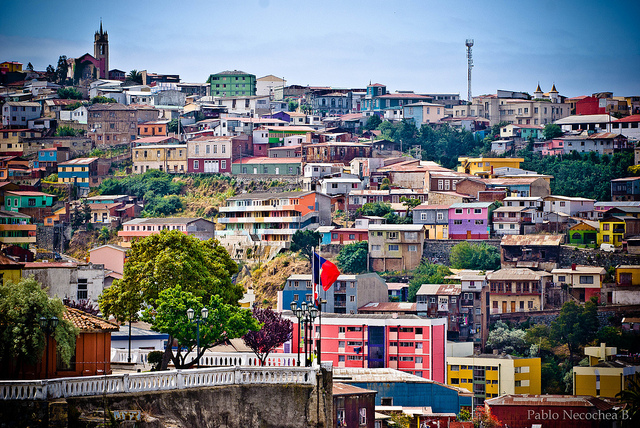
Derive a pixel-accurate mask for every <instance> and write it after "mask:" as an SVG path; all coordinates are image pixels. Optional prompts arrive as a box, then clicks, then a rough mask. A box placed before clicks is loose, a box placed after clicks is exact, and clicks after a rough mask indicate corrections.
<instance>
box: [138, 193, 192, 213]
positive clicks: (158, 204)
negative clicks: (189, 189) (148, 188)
mask: <svg viewBox="0 0 640 428" xmlns="http://www.w3.org/2000/svg"><path fill="white" fill-rule="evenodd" d="M151 194H152V196H151V197H148V196H147V195H145V205H144V210H142V215H144V216H148V217H163V216H168V215H172V214H175V213H178V212H180V211H182V210H183V209H184V205H183V203H182V200H181V199H180V198H179V197H178V196H176V195H168V196H155V194H153V192H151Z"/></svg>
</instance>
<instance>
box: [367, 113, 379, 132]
mask: <svg viewBox="0 0 640 428" xmlns="http://www.w3.org/2000/svg"><path fill="white" fill-rule="evenodd" d="M381 123H382V119H380V116H378V115H377V114H374V115H371V116H369V118H368V119H367V122H366V123H365V124H364V129H366V130H367V131H371V130H373V129H376V128H377V127H378V126H380V124H381Z"/></svg>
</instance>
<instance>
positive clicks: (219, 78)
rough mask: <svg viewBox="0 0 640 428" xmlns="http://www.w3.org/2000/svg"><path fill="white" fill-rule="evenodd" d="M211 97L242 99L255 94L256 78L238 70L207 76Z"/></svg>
mask: <svg viewBox="0 0 640 428" xmlns="http://www.w3.org/2000/svg"><path fill="white" fill-rule="evenodd" d="M209 83H210V84H211V96H212V97H242V96H252V95H255V94H256V76H255V75H254V74H249V73H245V72H244V71H239V70H232V71H231V70H227V71H223V72H220V73H217V74H212V75H211V76H209Z"/></svg>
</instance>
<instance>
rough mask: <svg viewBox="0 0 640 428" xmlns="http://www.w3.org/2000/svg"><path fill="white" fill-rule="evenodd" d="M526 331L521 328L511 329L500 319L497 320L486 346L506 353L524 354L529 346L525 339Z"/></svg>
mask: <svg viewBox="0 0 640 428" xmlns="http://www.w3.org/2000/svg"><path fill="white" fill-rule="evenodd" d="M525 336H526V333H525V331H524V330H521V329H517V328H514V329H511V328H509V326H508V325H507V324H505V323H504V322H502V321H500V320H499V321H497V322H496V323H495V324H494V325H493V328H492V329H491V331H490V332H489V337H488V339H487V346H489V347H490V348H491V349H497V350H501V351H504V352H506V353H507V354H514V353H515V354H517V355H524V353H525V351H526V350H527V349H528V348H529V347H528V346H527V342H526V340H525Z"/></svg>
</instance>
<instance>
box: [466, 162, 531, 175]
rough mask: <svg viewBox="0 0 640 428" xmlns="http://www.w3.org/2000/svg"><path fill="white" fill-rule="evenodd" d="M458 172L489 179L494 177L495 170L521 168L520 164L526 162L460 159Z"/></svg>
mask: <svg viewBox="0 0 640 428" xmlns="http://www.w3.org/2000/svg"><path fill="white" fill-rule="evenodd" d="M458 162H460V166H458V172H464V173H466V174H471V175H477V176H480V177H485V178H489V177H490V176H492V175H493V170H494V169H495V168H503V167H511V168H520V163H522V162H524V159H523V158H485V157H479V158H469V157H459V158H458Z"/></svg>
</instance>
